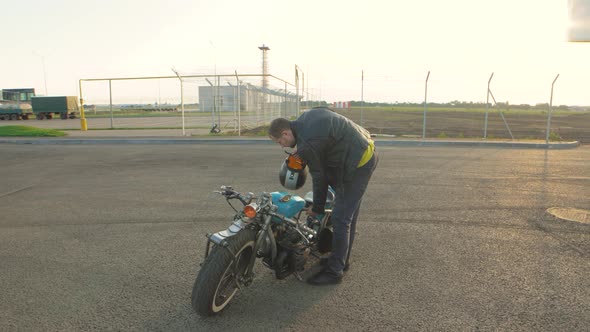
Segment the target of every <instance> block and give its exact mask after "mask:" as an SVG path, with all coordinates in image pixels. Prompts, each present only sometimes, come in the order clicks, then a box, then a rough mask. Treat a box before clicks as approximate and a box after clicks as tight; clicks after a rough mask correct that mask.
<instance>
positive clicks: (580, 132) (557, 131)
mask: <svg viewBox="0 0 590 332" xmlns="http://www.w3.org/2000/svg"><path fill="white" fill-rule="evenodd" d="M501 111H502V112H500V110H497V109H495V108H490V109H489V110H488V117H487V131H485V125H486V120H485V119H486V110H485V108H484V109H481V108H478V109H467V108H465V109H461V108H457V109H455V108H428V110H427V113H426V137H427V138H447V137H448V138H483V136H484V134H485V135H486V136H487V138H506V139H511V138H512V137H514V139H545V136H546V132H547V120H548V111H544V110H509V111H505V110H501ZM336 112H338V113H340V114H342V115H344V116H346V117H348V118H350V119H351V120H353V121H355V122H356V123H359V124H361V123H362V125H363V127H365V128H367V129H368V130H369V131H370V132H371V133H375V134H391V135H396V136H404V135H406V136H419V137H421V136H422V129H423V124H424V109H423V108H422V109H420V108H419V107H412V108H403V109H402V108H396V107H394V108H393V109H392V108H391V107H388V108H383V107H381V108H377V107H375V108H366V109H361V108H352V109H337V110H336ZM484 131H485V133H484ZM511 134H512V135H511ZM550 137H551V138H553V139H554V140H559V139H561V140H579V141H581V142H585V143H588V142H590V112H579V111H564V110H558V111H554V112H552V114H551V132H550Z"/></svg>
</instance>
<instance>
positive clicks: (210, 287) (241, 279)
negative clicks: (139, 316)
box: [191, 154, 335, 316]
mask: <svg viewBox="0 0 590 332" xmlns="http://www.w3.org/2000/svg"><path fill="white" fill-rule="evenodd" d="M306 177H307V169H306V165H305V163H304V162H303V161H302V160H301V159H300V158H299V157H298V156H297V155H294V154H291V155H289V156H288V157H287V158H286V159H285V161H284V162H283V163H282V165H281V169H280V172H279V179H280V181H281V183H282V184H283V186H284V187H285V188H287V189H291V190H294V189H299V188H300V187H301V186H303V184H304V183H305V180H306ZM216 192H217V193H219V194H221V195H222V196H224V197H225V199H226V200H227V201H228V203H229V205H230V206H231V207H232V208H233V209H234V210H235V215H234V217H233V220H232V223H231V225H230V226H229V228H228V229H226V230H223V231H220V232H217V233H213V234H207V244H206V248H205V260H204V261H203V263H202V264H201V269H200V271H199V274H198V276H197V279H196V280H195V284H194V286H193V291H192V295H191V303H192V307H193V309H194V310H195V311H196V312H197V313H198V314H200V315H201V316H212V315H215V314H218V313H219V312H221V311H222V310H223V309H224V308H225V307H226V306H227V305H228V304H229V303H230V302H231V300H232V299H233V298H234V296H235V295H236V294H237V293H238V292H239V290H240V289H241V288H243V287H246V286H249V285H250V284H251V283H252V281H253V279H254V272H253V270H254V265H255V263H256V261H257V260H258V259H259V260H260V261H262V264H264V265H265V266H266V267H268V268H270V269H272V270H274V273H275V276H276V278H277V279H284V278H286V277H288V276H289V275H295V276H297V277H298V278H299V279H301V277H300V272H302V271H303V270H304V269H305V264H306V262H307V261H308V259H310V258H311V257H312V256H315V257H320V256H321V255H323V254H326V253H328V252H330V251H331V247H332V229H331V223H330V217H331V213H332V211H331V209H332V206H333V205H334V199H335V196H334V192H333V191H332V189H331V188H330V189H329V191H328V198H327V200H326V212H325V214H323V215H320V216H318V217H316V218H311V217H307V218H302V212H304V211H305V209H306V208H307V207H308V206H309V205H311V204H312V203H313V193H312V192H308V193H307V194H306V195H305V196H304V197H303V198H302V197H300V196H297V195H293V194H290V193H288V192H285V191H274V192H262V193H260V194H258V195H254V194H253V193H251V192H248V193H240V192H238V191H236V190H234V189H233V188H232V187H229V186H221V189H220V190H219V191H216ZM232 201H239V202H240V203H241V205H242V207H241V208H240V209H236V208H235V207H234V206H233V205H232V204H231V202H232Z"/></svg>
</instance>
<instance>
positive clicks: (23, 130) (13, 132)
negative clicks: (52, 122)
mask: <svg viewBox="0 0 590 332" xmlns="http://www.w3.org/2000/svg"><path fill="white" fill-rule="evenodd" d="M2 136H5V137H61V136H66V134H65V133H64V132H63V131H60V130H55V129H44V128H35V127H29V126H2V127H0V137H2Z"/></svg>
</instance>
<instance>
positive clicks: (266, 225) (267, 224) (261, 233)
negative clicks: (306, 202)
mask: <svg viewBox="0 0 590 332" xmlns="http://www.w3.org/2000/svg"><path fill="white" fill-rule="evenodd" d="M267 204H269V205H270V207H269V209H270V211H269V212H268V214H267V215H266V217H265V219H264V222H263V223H243V222H242V223H241V225H240V227H241V229H240V230H239V231H242V230H243V229H244V228H246V227H252V226H251V225H252V224H256V225H258V226H259V227H260V229H259V230H258V232H257V234H256V242H255V244H254V249H253V255H252V257H250V262H249V263H248V266H247V267H246V270H245V272H244V274H243V275H242V276H243V277H244V280H252V278H253V275H254V264H255V263H256V258H257V253H258V251H259V250H260V249H261V248H262V246H263V241H264V239H265V238H266V237H268V239H269V240H270V246H271V248H270V249H271V257H270V262H271V266H273V265H274V263H275V260H276V258H277V254H278V253H277V251H278V249H277V243H276V239H275V237H274V233H273V232H272V227H271V224H272V218H273V217H277V218H279V219H281V221H282V222H286V223H288V224H289V225H290V226H291V227H293V229H295V230H296V231H297V232H298V233H299V234H300V235H301V237H302V238H303V239H304V240H305V241H306V242H307V244H308V245H309V244H310V241H309V239H308V238H307V236H306V234H303V232H302V230H301V229H300V228H302V229H303V231H305V232H306V233H307V234H311V235H313V236H314V237H317V236H318V234H320V233H321V232H322V231H323V229H324V228H325V227H326V224H327V222H328V219H329V218H330V217H331V215H332V210H331V209H326V211H325V213H324V216H323V218H322V221H321V223H320V228H319V230H318V231H317V232H316V231H314V230H313V229H310V228H309V227H307V226H305V225H302V224H301V223H300V222H299V218H300V216H301V212H302V211H303V210H301V211H300V212H299V214H298V215H297V218H296V219H291V218H287V217H285V216H283V215H281V214H278V213H276V212H274V211H275V210H276V209H273V207H274V206H275V205H273V204H272V201H270V200H269V201H268V202H267ZM237 218H239V217H236V218H235V219H234V222H233V223H232V225H235V222H236V221H238V220H241V218H239V219H237ZM230 227H231V225H230ZM228 230H229V228H228ZM239 231H238V232H239ZM214 234H216V233H213V234H211V233H208V234H207V243H206V247H205V257H204V258H205V259H206V258H207V257H208V256H209V252H210V248H211V243H213V244H217V245H219V246H221V247H222V248H225V249H226V250H228V251H229V252H230V254H231V255H232V265H233V264H234V263H235V261H236V260H235V253H233V252H231V250H230V249H229V248H228V244H227V242H226V241H225V239H224V240H221V241H220V242H219V243H217V242H215V241H213V240H212V239H211V238H212V236H213V235H214ZM236 234H237V232H236ZM232 236H233V235H232ZM313 255H314V256H317V254H313ZM203 261H204V260H203ZM201 264H202V263H201Z"/></svg>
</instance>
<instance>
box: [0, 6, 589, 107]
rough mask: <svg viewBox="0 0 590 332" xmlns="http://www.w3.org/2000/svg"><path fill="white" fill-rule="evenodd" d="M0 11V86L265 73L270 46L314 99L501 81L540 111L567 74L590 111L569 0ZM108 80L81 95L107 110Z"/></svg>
mask: <svg viewBox="0 0 590 332" xmlns="http://www.w3.org/2000/svg"><path fill="white" fill-rule="evenodd" d="M1 8H2V12H3V15H2V16H3V18H2V20H0V31H3V36H4V38H3V41H2V43H1V44H0V45H1V46H0V48H1V50H2V52H0V89H3V88H21V87H22V88H25V87H33V88H35V89H36V92H37V94H39V95H75V96H78V95H79V80H80V79H89V78H117V77H139V76H143V77H146V76H150V77H153V76H170V75H174V73H173V72H172V70H171V68H175V69H176V70H177V71H178V72H179V74H180V75H200V74H214V73H218V74H234V73H236V72H237V73H239V74H259V73H261V72H262V60H261V51H260V50H259V49H258V47H259V46H261V45H263V44H264V45H267V46H268V47H270V51H268V67H269V72H270V73H271V74H272V75H274V76H276V77H279V78H281V79H284V80H286V81H288V82H290V83H294V82H295V66H297V67H298V68H299V69H300V70H301V72H302V73H303V75H304V80H302V81H303V82H304V84H305V89H306V95H307V96H309V98H310V99H322V100H326V101H328V102H333V101H347V100H361V99H362V100H364V101H367V102H417V103H421V102H423V101H424V98H425V87H426V84H428V94H427V99H428V101H429V102H450V101H453V100H459V101H473V102H485V101H486V98H487V84H488V80H489V78H490V76H491V74H492V73H494V76H493V79H492V80H491V82H490V90H491V91H492V93H493V96H494V97H495V99H496V100H497V101H498V102H509V103H510V104H533V105H534V104H537V103H549V101H550V97H551V94H550V93H551V87H552V83H553V81H554V79H555V77H556V76H557V75H558V74H559V78H558V79H557V80H556V81H555V85H554V93H553V104H554V105H590V91H589V90H590V89H589V88H590V83H589V82H590V66H589V65H588V62H589V61H588V59H590V43H568V42H567V41H566V28H567V25H568V11H567V0H542V1H539V0H518V1H516V0H446V1H441V0H405V1H400V0H388V1H383V0H365V1H357V0H355V1H351V0H337V1H335V0H321V1H318V0H315V1H312V0H300V1H280V0H250V1H238V0H167V1H160V0H141V1H139V0H116V1H115V0H101V1H94V0H86V1H79V0H53V1H46V0H19V1H7V2H6V3H3V4H2V6H1ZM428 72H430V75H429V77H428V82H427V83H426V76H427V73H428ZM136 83H137V84H136ZM189 83H190V82H189ZM192 83H193V85H198V84H200V83H198V82H192ZM105 84H106V83H105V82H101V83H84V87H83V91H84V96H85V98H90V99H91V101H90V103H92V102H94V103H105V102H106V103H108V98H109V94H108V85H105ZM177 85H178V82H177V81H174V80H166V81H165V82H164V81H162V80H158V81H157V82H155V81H151V82H147V81H146V82H141V83H139V82H137V81H135V82H125V83H119V82H116V83H113V88H112V91H113V95H114V98H115V99H116V101H117V102H120V103H123V102H153V100H154V99H158V100H160V101H161V98H162V97H161V95H166V96H167V97H166V98H167V99H165V100H167V101H174V98H177V96H178V95H179V93H178V87H177ZM278 87H279V88H282V86H280V85H279V86H278ZM189 90H190V91H196V89H192V88H191V87H190V84H189ZM155 95H158V97H157V98H156V96H155ZM188 95H189V97H188V98H189V99H190V98H191V97H193V98H194V96H192V95H196V93H188ZM170 99H172V100H170ZM177 99H178V100H177V101H176V102H179V97H178V98H177ZM490 101H491V98H490Z"/></svg>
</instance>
